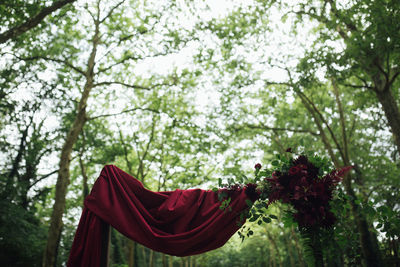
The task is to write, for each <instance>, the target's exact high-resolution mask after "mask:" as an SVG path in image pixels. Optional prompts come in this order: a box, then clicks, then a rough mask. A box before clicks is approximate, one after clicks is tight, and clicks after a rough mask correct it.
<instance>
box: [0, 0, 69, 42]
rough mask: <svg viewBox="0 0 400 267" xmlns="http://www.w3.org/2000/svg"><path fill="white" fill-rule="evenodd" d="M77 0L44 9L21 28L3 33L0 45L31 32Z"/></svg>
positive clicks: (56, 3)
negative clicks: (51, 15)
mask: <svg viewBox="0 0 400 267" xmlns="http://www.w3.org/2000/svg"><path fill="white" fill-rule="evenodd" d="M75 1H76V0H60V1H56V2H54V3H53V4H52V5H51V6H48V7H45V8H43V9H42V10H41V11H40V12H39V13H38V14H37V15H36V16H34V17H32V18H29V19H28V20H27V21H26V22H24V23H22V24H21V25H19V26H15V27H13V28H11V29H9V30H7V31H5V32H3V33H1V34H0V44H2V43H5V42H7V41H8V40H9V39H14V38H16V37H18V36H19V35H21V34H23V33H25V32H27V31H29V30H30V29H32V28H34V27H36V26H37V25H38V24H39V23H40V22H42V21H43V19H44V18H45V17H46V16H48V15H50V14H51V13H53V12H54V11H56V10H57V9H60V8H62V7H63V6H65V5H66V4H69V3H73V2H75Z"/></svg>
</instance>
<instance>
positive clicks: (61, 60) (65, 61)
mask: <svg viewBox="0 0 400 267" xmlns="http://www.w3.org/2000/svg"><path fill="white" fill-rule="evenodd" d="M13 56H14V57H16V58H18V59H20V60H25V61H29V60H39V59H43V60H47V61H53V62H57V63H61V64H64V65H65V66H67V67H69V68H71V69H73V70H75V71H76V72H78V73H79V74H82V75H84V76H85V75H86V73H85V72H84V71H83V70H81V69H80V68H78V67H75V66H74V65H72V64H71V63H70V62H68V61H67V60H63V59H57V58H50V57H46V56H34V57H19V56H17V55H13Z"/></svg>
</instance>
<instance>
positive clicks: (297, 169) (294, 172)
mask: <svg viewBox="0 0 400 267" xmlns="http://www.w3.org/2000/svg"><path fill="white" fill-rule="evenodd" d="M299 172H300V168H298V167H296V166H293V167H291V168H290V169H289V174H290V175H296V174H298V173H299Z"/></svg>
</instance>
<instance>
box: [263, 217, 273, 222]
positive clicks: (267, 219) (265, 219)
mask: <svg viewBox="0 0 400 267" xmlns="http://www.w3.org/2000/svg"><path fill="white" fill-rule="evenodd" d="M262 220H263V221H264V222H265V223H270V222H271V218H268V217H263V218H262Z"/></svg>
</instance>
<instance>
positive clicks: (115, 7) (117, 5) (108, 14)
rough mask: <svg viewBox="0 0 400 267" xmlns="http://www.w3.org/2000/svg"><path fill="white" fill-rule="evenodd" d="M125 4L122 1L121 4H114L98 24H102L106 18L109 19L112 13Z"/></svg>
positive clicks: (123, 0)
mask: <svg viewBox="0 0 400 267" xmlns="http://www.w3.org/2000/svg"><path fill="white" fill-rule="evenodd" d="M124 2H125V0H122V1H121V2H119V3H118V4H116V5H115V6H114V7H112V8H111V9H110V11H108V13H107V15H106V16H105V17H104V18H103V19H102V20H100V24H101V23H103V22H104V21H105V20H106V19H107V18H108V17H110V16H111V15H112V13H113V12H114V10H115V9H117V8H118V7H119V6H120V5H122V4H123V3H124Z"/></svg>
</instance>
